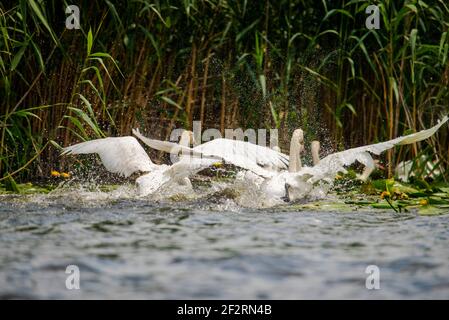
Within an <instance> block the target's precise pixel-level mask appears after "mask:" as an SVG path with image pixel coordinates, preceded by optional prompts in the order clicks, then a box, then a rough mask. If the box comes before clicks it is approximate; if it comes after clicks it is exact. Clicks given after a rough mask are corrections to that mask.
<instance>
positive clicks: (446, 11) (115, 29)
mask: <svg viewBox="0 0 449 320" xmlns="http://www.w3.org/2000/svg"><path fill="white" fill-rule="evenodd" d="M70 4H75V5H77V6H78V7H79V8H80V14H81V16H80V22H81V29H67V28H66V26H65V20H66V17H67V16H68V15H66V14H65V8H66V6H67V5H70ZM370 4H375V5H378V7H379V10H380V17H381V18H380V28H379V29H377V30H376V29H372V30H369V29H367V28H366V26H365V20H366V18H367V17H368V16H369V14H367V13H365V10H366V7H367V6H368V5H370ZM448 29H449V5H448V4H447V3H446V2H445V1H444V0H427V1H421V0H419V1H416V0H400V1H391V0H381V1H357V0H352V1H344V0H343V1H330V0H323V1H312V0H281V1H271V0H265V1H246V0H241V1H226V0H209V1H195V0H184V1H168V0H161V1H148V0H139V1H108V0H100V1H87V0H80V1H76V3H68V2H65V1H56V0H48V1H39V0H19V1H17V2H6V3H2V4H0V30H1V36H0V37H1V38H0V73H1V78H0V97H1V99H0V179H1V181H0V183H1V184H3V188H5V187H6V188H9V189H11V188H12V189H11V190H14V186H16V187H17V184H16V182H27V181H29V180H36V179H42V178H45V177H49V176H50V175H51V171H52V170H55V169H56V170H60V171H67V170H68V165H67V163H66V162H65V161H67V160H65V159H63V158H60V157H59V153H60V151H59V149H58V148H59V147H58V146H66V145H69V144H71V143H74V142H79V141H81V140H85V139H92V138H100V137H106V136H120V135H129V134H130V133H131V128H133V127H140V128H142V130H143V131H144V132H146V133H147V134H148V135H151V136H152V137H156V138H162V139H167V138H168V137H169V135H170V132H171V130H172V129H174V128H176V127H183V128H191V126H192V122H193V121H194V120H199V121H201V123H202V127H203V128H217V129H219V130H221V131H223V130H224V129H225V128H237V127H242V128H244V129H245V128H255V129H257V128H278V129H279V130H280V135H279V136H280V145H281V147H282V150H284V151H287V150H288V142H289V138H290V135H291V133H292V131H293V130H294V129H295V128H296V127H301V128H303V129H304V130H305V132H306V139H307V141H311V140H312V139H319V140H321V141H322V144H323V146H324V150H325V152H326V151H327V152H330V151H335V150H339V149H342V148H349V147H353V146H358V145H362V144H369V143H374V142H377V141H382V140H386V139H391V138H394V137H396V136H399V135H403V134H407V133H410V132H412V131H418V130H421V129H423V128H428V127H430V126H431V125H433V124H434V123H435V121H436V120H437V119H438V118H440V117H441V115H443V114H447V113H448V112H449V52H448V51H449V35H448ZM155 155H156V154H155ZM421 155H425V156H426V157H427V158H428V159H429V160H433V161H434V168H435V170H438V171H440V172H442V174H441V175H439V176H437V177H436V180H437V181H436V183H440V182H443V183H445V182H446V181H447V179H448V177H449V176H448V173H447V172H448V171H447V168H448V165H449V139H448V130H447V128H445V129H443V130H440V131H439V132H438V133H437V135H436V136H435V137H433V138H432V139H429V140H426V141H425V142H422V143H418V144H415V145H413V146H412V147H410V146H405V147H399V148H396V149H395V150H392V151H391V152H388V153H387V154H386V157H385V159H382V160H383V162H384V163H385V164H386V168H387V170H386V171H385V174H384V177H383V178H388V177H392V175H393V170H392V169H393V168H394V167H395V165H396V164H397V163H398V162H400V161H403V160H407V159H418V158H420V156H421ZM415 167H417V166H415ZM416 171H417V172H415V174H416V175H417V176H418V179H416V181H423V182H425V180H424V179H419V175H420V172H419V170H416ZM421 173H422V170H421ZM421 178H423V177H421ZM440 191H441V190H440ZM432 192H439V191H438V190H434V191H432ZM395 201H396V200H395Z"/></svg>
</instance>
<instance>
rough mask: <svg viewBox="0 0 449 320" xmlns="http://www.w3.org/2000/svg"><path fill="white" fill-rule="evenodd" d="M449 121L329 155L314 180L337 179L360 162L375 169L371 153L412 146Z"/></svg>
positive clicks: (316, 172) (314, 169) (321, 163)
mask: <svg viewBox="0 0 449 320" xmlns="http://www.w3.org/2000/svg"><path fill="white" fill-rule="evenodd" d="M447 120H448V117H447V116H445V117H444V118H443V119H442V120H441V121H440V122H439V123H438V124H437V125H435V126H433V127H432V128H430V129H426V130H422V131H419V132H416V133H412V134H409V135H406V136H403V137H399V138H396V139H392V140H388V141H385V142H380V143H375V144H371V145H367V146H362V147H357V148H352V149H348V150H345V151H342V152H337V153H333V154H330V155H328V156H327V157H325V158H324V159H322V160H320V162H319V163H318V164H317V165H316V166H314V167H313V168H311V169H313V172H314V179H323V178H332V179H333V177H335V175H336V174H337V172H338V171H344V167H345V166H348V165H350V164H352V163H354V162H355V161H359V162H360V163H362V164H363V165H365V166H366V167H368V168H374V161H373V158H372V157H371V155H370V153H373V154H376V155H379V154H380V153H382V152H383V151H385V150H388V149H391V148H393V147H394V146H399V145H406V144H411V143H414V142H418V141H422V140H424V139H427V138H429V137H431V136H432V135H433V134H435V132H437V130H438V129H439V128H440V127H441V126H442V125H443V124H444V123H446V122H447Z"/></svg>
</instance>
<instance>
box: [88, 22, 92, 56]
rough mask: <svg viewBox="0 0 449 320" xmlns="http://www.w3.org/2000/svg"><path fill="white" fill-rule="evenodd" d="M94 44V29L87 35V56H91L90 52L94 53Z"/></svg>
mask: <svg viewBox="0 0 449 320" xmlns="http://www.w3.org/2000/svg"><path fill="white" fill-rule="evenodd" d="M92 44H93V36H92V29H91V28H89V32H88V34H87V56H90V52H91V51H92Z"/></svg>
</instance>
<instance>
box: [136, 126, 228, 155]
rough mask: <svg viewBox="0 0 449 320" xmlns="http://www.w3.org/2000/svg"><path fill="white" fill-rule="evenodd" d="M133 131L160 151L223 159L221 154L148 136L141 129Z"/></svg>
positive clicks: (148, 144)
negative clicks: (204, 151) (208, 152)
mask: <svg viewBox="0 0 449 320" xmlns="http://www.w3.org/2000/svg"><path fill="white" fill-rule="evenodd" d="M132 131H133V134H134V135H135V136H136V137H137V138H139V139H140V140H141V141H142V142H143V143H145V144H146V145H147V146H149V147H150V148H153V149H156V150H160V151H164V152H167V153H172V154H176V155H178V154H180V153H182V154H183V155H186V156H188V155H190V156H192V157H195V158H207V159H211V160H216V161H217V160H223V159H222V158H221V157H219V156H215V155H213V154H205V153H203V152H198V151H196V150H195V149H192V148H189V147H185V146H182V145H180V144H177V143H173V142H170V141H161V140H156V139H150V138H147V137H145V136H143V135H142V134H141V133H140V131H139V129H133V130H132Z"/></svg>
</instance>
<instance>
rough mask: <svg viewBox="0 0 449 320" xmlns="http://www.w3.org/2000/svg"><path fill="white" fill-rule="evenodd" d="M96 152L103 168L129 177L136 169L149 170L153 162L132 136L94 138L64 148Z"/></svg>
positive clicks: (65, 151) (77, 151)
mask: <svg viewBox="0 0 449 320" xmlns="http://www.w3.org/2000/svg"><path fill="white" fill-rule="evenodd" d="M88 153H97V154H98V155H99V156H100V159H101V162H102V163H103V165H104V166H105V168H106V169H107V170H108V171H110V172H113V173H118V174H121V175H123V176H125V177H129V176H130V175H131V174H133V173H134V172H136V171H144V172H145V171H151V170H152V168H153V166H154V164H153V163H152V162H151V159H150V157H149V156H148V155H147V153H146V152H145V150H144V149H143V148H142V146H141V145H140V144H139V142H138V141H137V139H136V138H134V137H129V136H128V137H114V138H104V139H96V140H91V141H86V142H82V143H78V144H75V145H73V146H69V147H66V148H64V151H63V152H62V154H63V155H66V154H88Z"/></svg>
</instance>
